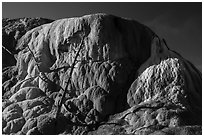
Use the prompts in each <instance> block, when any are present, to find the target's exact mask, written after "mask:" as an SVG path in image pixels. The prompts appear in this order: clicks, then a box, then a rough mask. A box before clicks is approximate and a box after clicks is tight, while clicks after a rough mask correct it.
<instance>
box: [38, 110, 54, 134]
mask: <svg viewBox="0 0 204 137" xmlns="http://www.w3.org/2000/svg"><path fill="white" fill-rule="evenodd" d="M55 123H56V119H55V118H53V117H51V116H49V115H48V114H46V115H41V116H39V117H38V121H37V128H38V131H39V132H40V133H41V134H42V135H55V134H56V133H57V131H56V125H55Z"/></svg>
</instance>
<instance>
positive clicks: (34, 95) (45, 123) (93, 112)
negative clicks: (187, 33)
mask: <svg viewBox="0 0 204 137" xmlns="http://www.w3.org/2000/svg"><path fill="white" fill-rule="evenodd" d="M82 34H85V38H84V39H82ZM82 40H83V42H82V44H83V45H82V49H81V50H80V53H79V56H78V57H77V60H78V61H77V64H76V65H75V66H74V67H75V68H74V71H73V73H72V75H71V84H70V85H69V86H68V92H66V93H65V98H64V99H63V100H62V104H63V105H62V108H61V110H60V116H59V117H55V111H54V110H55V106H57V105H58V104H59V103H60V98H61V97H60V95H61V94H62V93H63V89H64V88H65V86H66V84H67V79H68V78H69V74H70V71H71V69H70V68H71V67H70V66H71V65H72V63H73V61H74V58H75V55H76V52H77V51H78V50H79V45H80V43H81V41H82ZM28 46H29V48H30V49H31V50H32V52H33V54H34V56H35V58H36V60H37V63H36V62H35V60H34V58H33V55H32V53H31V52H30V51H29V49H28ZM16 49H17V51H19V52H18V56H17V64H16V66H15V67H13V68H7V69H5V73H4V74H3V81H5V82H4V84H3V92H4V94H3V104H2V108H3V112H2V123H3V124H2V130H3V133H4V134H33V135H34V134H201V121H202V116H201V112H202V109H201V108H202V98H201V95H202V94H201V92H202V86H201V81H202V78H201V73H200V72H199V71H198V70H197V69H196V68H195V67H194V66H193V65H192V64H191V63H190V62H188V61H187V60H185V59H184V58H182V57H181V56H180V55H179V54H178V53H176V52H174V51H171V50H170V49H168V47H167V46H166V45H165V43H164V41H162V40H161V39H160V38H158V37H157V36H156V34H154V32H152V31H151V30H150V29H149V28H148V27H146V26H144V25H142V24H140V23H138V22H136V21H133V20H126V19H122V18H119V17H115V16H112V15H106V14H94V15H86V16H83V17H79V18H69V19H61V20H57V21H54V22H52V23H50V24H45V25H42V26H39V27H36V28H34V29H32V30H30V31H28V32H27V33H26V34H25V35H23V36H22V37H21V39H20V40H18V44H17V46H16ZM37 65H38V66H39V69H40V72H39V70H38V68H37ZM14 75H15V76H16V77H14ZM11 77H12V78H13V79H12V80H11V79H10V78H11ZM194 81H197V82H194ZM189 117H190V118H191V119H189Z"/></svg>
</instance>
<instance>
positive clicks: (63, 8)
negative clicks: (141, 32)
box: [2, 2, 202, 71]
mask: <svg viewBox="0 0 204 137" xmlns="http://www.w3.org/2000/svg"><path fill="white" fill-rule="evenodd" d="M99 12H100V13H107V14H113V15H116V16H120V17H125V18H132V19H135V20H137V21H139V22H141V23H143V24H146V25H147V26H149V27H150V28H151V29H152V30H154V31H155V32H156V33H157V34H158V35H159V36H160V37H163V38H165V39H166V41H167V44H168V46H169V47H170V48H171V49H173V50H176V51H177V52H179V53H180V54H181V55H182V56H183V57H185V58H186V59H188V60H190V61H191V62H192V63H193V64H194V65H195V66H196V67H197V68H198V69H199V70H200V71H201V70H202V3H201V2H196V3H192V2H191V3H178V2H177V3H173V2H171V3H169V2H163V3H160V2H154V3H150V2H145V3H141V2H127V3H124V2H123V3H121V2H120V3H119V2H117V3H116V2H114V3H105V2H103V3H99V2H95V3H90V2H88V3H82V2H77V3H70V2H67V3H62V2H60V3H57V2H53V3H47V2H46V3H31V2H29V3H23V2H18V3H8V2H7V3H5V2H3V3H2V16H3V17H8V18H18V17H44V18H50V19H61V18H68V17H75V16H82V15H86V14H91V13H99Z"/></svg>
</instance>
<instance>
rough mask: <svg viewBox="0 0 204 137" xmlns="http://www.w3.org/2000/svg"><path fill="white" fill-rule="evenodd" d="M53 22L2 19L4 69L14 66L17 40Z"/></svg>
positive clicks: (46, 20)
mask: <svg viewBox="0 0 204 137" xmlns="http://www.w3.org/2000/svg"><path fill="white" fill-rule="evenodd" d="M52 21H53V20H50V19H44V18H18V19H9V18H3V19H2V45H3V46H2V47H3V48H2V50H3V51H2V52H3V56H2V65H3V68H4V67H8V66H13V65H15V64H16V59H15V54H17V53H18V50H16V44H17V42H18V40H19V39H20V38H21V37H22V36H23V35H24V34H25V33H26V32H27V31H29V30H31V29H33V28H35V27H37V26H40V25H43V24H46V23H50V22H52Z"/></svg>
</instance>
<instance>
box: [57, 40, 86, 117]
mask: <svg viewBox="0 0 204 137" xmlns="http://www.w3.org/2000/svg"><path fill="white" fill-rule="evenodd" d="M83 41H84V36H82V39H81V43H80V45H79V49H78V51H77V53H76V55H75V58H74V62H73V63H72V65H71V70H70V73H69V78H68V80H67V82H66V87H65V89H64V90H63V92H62V94H61V93H59V94H58V96H61V99H60V100H59V102H58V103H59V104H58V106H57V112H56V118H57V117H58V116H59V113H60V110H61V107H62V104H63V103H62V102H63V100H64V97H65V93H66V92H67V89H68V86H69V83H70V82H71V76H72V73H73V70H74V68H75V67H74V66H75V64H76V62H77V57H78V56H79V53H80V50H81V48H82V45H83ZM56 104H57V103H56Z"/></svg>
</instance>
